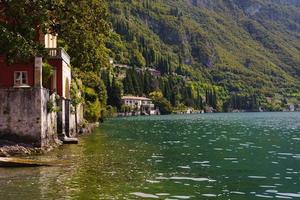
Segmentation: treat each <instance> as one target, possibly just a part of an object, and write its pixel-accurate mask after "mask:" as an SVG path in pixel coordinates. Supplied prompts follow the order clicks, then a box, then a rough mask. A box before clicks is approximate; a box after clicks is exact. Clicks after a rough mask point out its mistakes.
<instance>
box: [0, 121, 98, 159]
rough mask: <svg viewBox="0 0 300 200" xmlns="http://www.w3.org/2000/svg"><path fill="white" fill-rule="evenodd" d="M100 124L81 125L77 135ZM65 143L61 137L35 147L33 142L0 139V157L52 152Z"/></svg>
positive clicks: (92, 129) (83, 133)
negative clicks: (47, 144)
mask: <svg viewBox="0 0 300 200" xmlns="http://www.w3.org/2000/svg"><path fill="white" fill-rule="evenodd" d="M98 126H99V124H97V123H90V124H88V125H87V126H86V127H81V128H80V130H79V131H78V133H77V135H76V137H80V136H81V135H86V134H90V133H92V132H93V131H94V130H95V128H97V127H98ZM61 145H64V144H63V142H62V141H61V140H59V139H57V140H55V142H54V143H52V144H51V145H49V146H47V147H44V148H41V147H35V146H33V145H32V144H26V143H20V142H14V141H9V140H1V139H0V157H16V156H18V157H24V156H35V155H41V154H45V153H47V152H50V151H52V150H54V149H56V148H58V147H59V146H61Z"/></svg>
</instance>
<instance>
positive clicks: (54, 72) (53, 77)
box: [52, 69, 57, 92]
mask: <svg viewBox="0 0 300 200" xmlns="http://www.w3.org/2000/svg"><path fill="white" fill-rule="evenodd" d="M56 73H57V70H56V69H54V70H53V76H52V89H53V91H54V92H57V74H56Z"/></svg>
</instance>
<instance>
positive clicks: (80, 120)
mask: <svg viewBox="0 0 300 200" xmlns="http://www.w3.org/2000/svg"><path fill="white" fill-rule="evenodd" d="M76 110H77V125H78V127H77V128H79V126H80V125H82V123H83V122H84V118H83V105H82V104H79V105H78V106H77V109H76ZM76 135H77V133H76V117H75V108H74V107H73V106H72V108H71V113H70V136H72V137H75V136H76Z"/></svg>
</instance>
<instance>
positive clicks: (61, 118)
mask: <svg viewBox="0 0 300 200" xmlns="http://www.w3.org/2000/svg"><path fill="white" fill-rule="evenodd" d="M57 105H58V106H59V108H60V111H59V112H58V113H57V133H58V137H59V138H60V139H62V138H64V137H65V135H66V127H65V122H66V119H65V117H66V114H65V112H66V109H65V99H63V98H60V99H59V100H57Z"/></svg>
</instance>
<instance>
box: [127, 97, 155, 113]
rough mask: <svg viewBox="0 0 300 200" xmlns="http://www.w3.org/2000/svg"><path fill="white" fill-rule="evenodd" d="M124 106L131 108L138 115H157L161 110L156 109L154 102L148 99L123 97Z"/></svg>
mask: <svg viewBox="0 0 300 200" xmlns="http://www.w3.org/2000/svg"><path fill="white" fill-rule="evenodd" d="M122 103H123V105H125V106H127V107H129V108H131V111H133V112H134V113H136V115H157V114H159V110H157V109H155V105H154V104H153V103H152V100H151V99H149V98H146V97H137V96H123V97H122Z"/></svg>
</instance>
